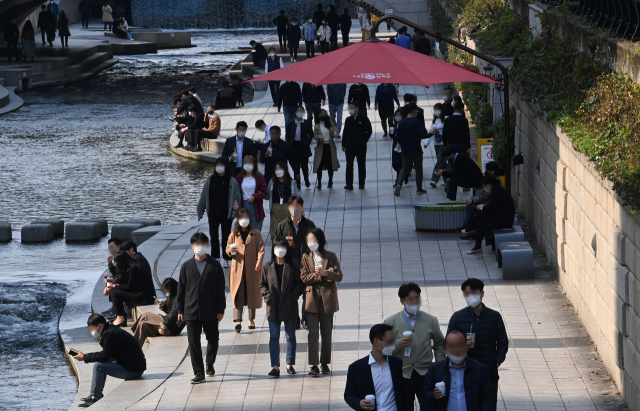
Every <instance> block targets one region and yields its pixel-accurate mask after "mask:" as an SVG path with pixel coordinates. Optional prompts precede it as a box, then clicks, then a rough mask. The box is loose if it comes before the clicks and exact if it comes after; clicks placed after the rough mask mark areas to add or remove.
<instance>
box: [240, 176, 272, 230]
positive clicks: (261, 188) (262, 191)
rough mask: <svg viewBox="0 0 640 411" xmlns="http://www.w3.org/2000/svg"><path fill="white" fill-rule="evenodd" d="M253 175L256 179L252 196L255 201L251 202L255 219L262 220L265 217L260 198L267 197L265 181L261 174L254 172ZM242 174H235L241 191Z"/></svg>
mask: <svg viewBox="0 0 640 411" xmlns="http://www.w3.org/2000/svg"><path fill="white" fill-rule="evenodd" d="M253 177H254V178H255V179H256V191H255V192H254V193H253V197H254V199H255V201H254V202H253V206H254V207H255V210H256V211H255V212H256V221H262V220H264V218H265V213H264V207H263V206H262V200H264V199H265V198H267V182H266V181H265V179H264V177H263V176H262V174H258V173H254V174H253ZM243 179H244V176H243V175H242V174H238V175H237V176H236V180H238V184H240V191H242V180H243Z"/></svg>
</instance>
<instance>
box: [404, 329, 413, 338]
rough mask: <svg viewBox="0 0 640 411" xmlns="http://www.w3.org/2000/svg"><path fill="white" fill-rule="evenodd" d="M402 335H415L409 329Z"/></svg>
mask: <svg viewBox="0 0 640 411" xmlns="http://www.w3.org/2000/svg"><path fill="white" fill-rule="evenodd" d="M402 335H403V336H405V337H411V336H412V335H413V333H412V332H411V331H409V330H407V331H405V332H403V333H402Z"/></svg>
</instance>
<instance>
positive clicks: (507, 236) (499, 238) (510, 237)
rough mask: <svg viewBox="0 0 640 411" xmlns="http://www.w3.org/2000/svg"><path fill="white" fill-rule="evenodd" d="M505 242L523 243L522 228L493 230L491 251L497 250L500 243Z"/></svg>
mask: <svg viewBox="0 0 640 411" xmlns="http://www.w3.org/2000/svg"><path fill="white" fill-rule="evenodd" d="M505 241H524V232H523V231H522V227H520V226H516V227H510V228H494V229H493V246H492V247H491V249H492V250H494V251H495V250H497V249H498V246H499V245H500V243H504V242H505ZM496 261H498V254H497V253H496Z"/></svg>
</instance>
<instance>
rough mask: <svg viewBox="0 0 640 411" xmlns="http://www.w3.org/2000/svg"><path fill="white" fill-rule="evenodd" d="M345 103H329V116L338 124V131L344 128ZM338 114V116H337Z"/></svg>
mask: <svg viewBox="0 0 640 411" xmlns="http://www.w3.org/2000/svg"><path fill="white" fill-rule="evenodd" d="M343 107H344V104H331V103H329V118H330V119H331V122H332V123H333V124H335V125H336V128H337V129H338V133H340V132H341V130H342V108H343ZM336 116H337V118H336Z"/></svg>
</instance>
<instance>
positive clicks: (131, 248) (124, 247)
mask: <svg viewBox="0 0 640 411" xmlns="http://www.w3.org/2000/svg"><path fill="white" fill-rule="evenodd" d="M118 250H119V251H124V252H126V253H127V254H129V257H131V258H133V259H135V260H137V261H138V262H139V263H140V265H141V266H142V270H143V272H144V281H143V283H144V293H146V294H147V295H153V296H155V295H156V286H155V284H154V282H153V271H152V270H151V265H150V264H149V261H148V260H147V258H146V257H145V256H144V255H142V253H141V252H138V246H136V243H134V242H133V241H131V240H125V241H124V242H123V243H122V244H120V246H119V247H118Z"/></svg>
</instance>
